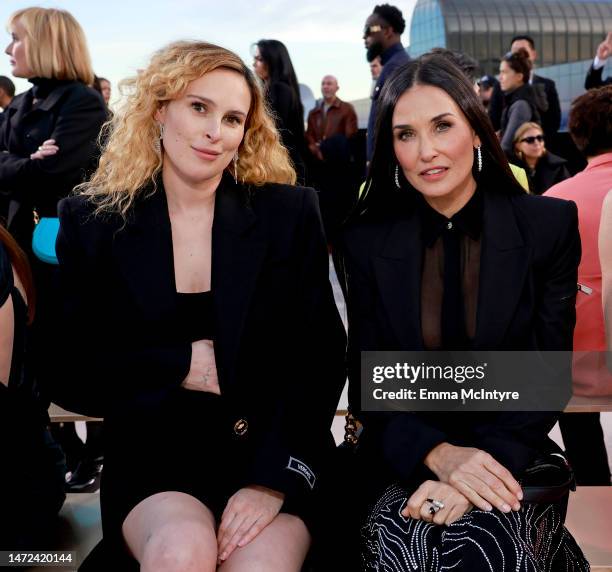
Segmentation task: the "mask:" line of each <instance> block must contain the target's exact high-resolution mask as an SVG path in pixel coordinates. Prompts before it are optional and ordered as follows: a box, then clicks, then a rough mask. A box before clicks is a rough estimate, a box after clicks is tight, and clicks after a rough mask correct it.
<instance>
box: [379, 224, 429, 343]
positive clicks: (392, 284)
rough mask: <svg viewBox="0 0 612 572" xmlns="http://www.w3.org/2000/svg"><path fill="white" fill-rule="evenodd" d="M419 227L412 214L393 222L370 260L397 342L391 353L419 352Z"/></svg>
mask: <svg viewBox="0 0 612 572" xmlns="http://www.w3.org/2000/svg"><path fill="white" fill-rule="evenodd" d="M421 250H422V240H421V225H420V223H419V220H418V216H416V213H413V214H412V215H411V216H409V217H408V218H406V219H403V220H399V221H396V222H395V223H394V224H393V226H392V227H391V229H390V231H389V234H388V235H387V239H386V240H385V243H384V247H383V249H382V251H381V253H380V255H379V256H378V257H376V258H374V272H375V274H376V282H377V283H378V292H379V293H380V296H381V297H382V303H383V306H384V308H385V311H386V314H387V318H388V320H389V322H390V323H391V326H392V328H393V332H394V333H395V336H396V338H397V340H398V342H399V347H397V348H385V349H389V350H391V349H393V350H419V349H422V345H423V341H422V334H421V305H420V300H421V259H422V252H421Z"/></svg>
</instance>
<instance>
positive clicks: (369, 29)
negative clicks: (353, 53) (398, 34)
mask: <svg viewBox="0 0 612 572" xmlns="http://www.w3.org/2000/svg"><path fill="white" fill-rule="evenodd" d="M386 27H387V26H381V25H380V24H372V25H371V26H366V27H365V28H364V29H363V36H364V38H365V37H367V36H371V35H372V34H376V32H381V31H382V30H383V28H386Z"/></svg>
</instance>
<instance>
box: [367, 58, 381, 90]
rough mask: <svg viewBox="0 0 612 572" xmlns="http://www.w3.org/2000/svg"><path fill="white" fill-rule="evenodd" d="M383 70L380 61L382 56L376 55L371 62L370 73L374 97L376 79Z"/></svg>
mask: <svg viewBox="0 0 612 572" xmlns="http://www.w3.org/2000/svg"><path fill="white" fill-rule="evenodd" d="M381 72H382V64H381V63H380V56H376V57H375V58H374V59H373V60H372V61H371V62H370V74H371V75H372V86H371V87H370V97H372V95H373V93H374V88H375V87H376V81H377V80H378V77H379V76H380V74H381Z"/></svg>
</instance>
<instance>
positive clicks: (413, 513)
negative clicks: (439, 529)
mask: <svg viewBox="0 0 612 572" xmlns="http://www.w3.org/2000/svg"><path fill="white" fill-rule="evenodd" d="M427 499H431V500H437V501H440V502H442V503H443V504H444V507H443V508H441V509H440V510H439V511H437V512H436V513H434V514H432V513H431V512H430V509H431V508H432V507H433V506H434V505H433V504H432V503H430V502H427ZM472 508H474V505H472V503H471V502H470V501H469V500H467V499H466V498H465V496H463V495H462V494H461V493H460V492H459V491H458V490H457V489H456V488H454V487H451V486H450V485H447V484H446V483H441V482H440V481H425V482H424V483H423V484H422V485H421V486H420V487H419V488H418V489H417V490H416V491H414V493H413V494H412V496H411V497H410V498H409V499H408V502H407V504H406V508H405V509H404V510H402V516H405V517H411V518H414V519H416V520H424V521H426V522H433V523H434V524H440V525H441V524H445V525H449V524H451V523H453V522H455V521H456V520H459V519H460V518H461V517H462V516H463V515H464V514H465V513H466V512H469V511H470V510H472Z"/></svg>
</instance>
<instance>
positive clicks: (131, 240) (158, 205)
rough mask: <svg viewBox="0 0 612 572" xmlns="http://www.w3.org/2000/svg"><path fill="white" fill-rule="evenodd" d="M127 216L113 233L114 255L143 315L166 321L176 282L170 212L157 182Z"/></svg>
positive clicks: (171, 311)
mask: <svg viewBox="0 0 612 572" xmlns="http://www.w3.org/2000/svg"><path fill="white" fill-rule="evenodd" d="M145 193H146V191H145ZM145 196H146V195H145ZM130 217H131V218H130V219H129V220H128V222H127V223H126V226H125V228H123V229H120V230H118V231H117V232H116V234H115V240H114V241H113V252H114V258H115V259H116V260H117V262H118V265H119V267H120V270H121V272H122V274H123V276H124V277H125V279H126V282H127V284H128V286H129V288H130V291H131V292H132V294H133V297H134V300H135V301H136V304H137V305H138V306H139V308H140V310H141V311H142V313H143V314H144V316H145V318H146V319H148V320H151V321H158V320H170V319H172V317H173V316H174V315H175V311H176V283H175V279H174V255H173V252H172V229H171V226H170V215H169V214H168V204H167V201H166V193H165V192H164V189H163V186H162V185H161V183H159V184H158V188H157V190H156V191H155V192H154V193H153V194H152V195H151V196H148V197H146V198H144V197H143V198H139V199H137V204H136V205H135V207H134V209H133V211H132V214H131V215H130Z"/></svg>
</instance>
